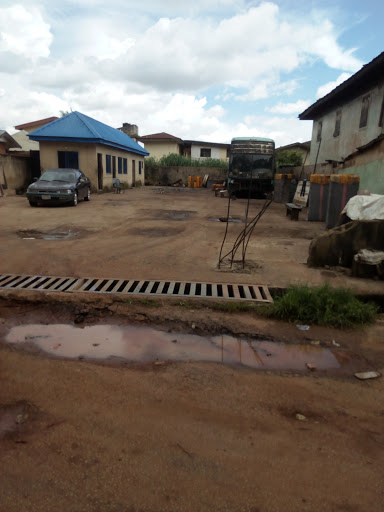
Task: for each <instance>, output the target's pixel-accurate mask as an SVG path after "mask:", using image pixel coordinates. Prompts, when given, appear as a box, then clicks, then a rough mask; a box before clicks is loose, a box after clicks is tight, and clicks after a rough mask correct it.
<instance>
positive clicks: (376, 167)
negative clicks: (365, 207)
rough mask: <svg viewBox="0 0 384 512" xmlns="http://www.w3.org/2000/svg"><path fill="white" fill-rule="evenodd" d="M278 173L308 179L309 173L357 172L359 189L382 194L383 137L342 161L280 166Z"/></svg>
mask: <svg viewBox="0 0 384 512" xmlns="http://www.w3.org/2000/svg"><path fill="white" fill-rule="evenodd" d="M276 172H277V173H280V174H293V175H294V176H295V178H296V179H300V178H301V179H309V178H310V175H311V174H314V173H316V174H357V175H358V176H360V191H362V190H368V191H369V192H371V193H372V194H384V138H382V137H379V138H378V139H376V140H374V141H372V142H371V143H370V144H369V146H368V147H365V148H361V149H360V150H359V151H356V152H355V153H353V155H350V156H349V157H348V158H347V159H346V160H345V161H344V162H343V163H340V164H339V165H335V163H332V162H330V163H324V164H317V165H316V168H315V166H314V165H305V166H304V167H301V166H300V167H281V168H279V169H278V170H276Z"/></svg>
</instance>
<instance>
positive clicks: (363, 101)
mask: <svg viewBox="0 0 384 512" xmlns="http://www.w3.org/2000/svg"><path fill="white" fill-rule="evenodd" d="M299 119H301V120H312V121H313V129H312V140H311V151H310V164H311V165H318V164H324V163H327V162H328V163H333V165H334V167H335V169H337V171H338V172H351V173H353V174H359V175H360V179H361V185H360V188H363V189H368V190H371V191H372V192H376V193H380V194H383V193H384V158H383V157H384V140H383V139H384V135H383V134H384V52H383V53H381V54H380V55H379V56H378V57H376V58H375V59H373V60H372V61H371V62H369V63H368V64H366V65H365V66H363V67H362V68H361V69H360V71H358V72H357V73H355V74H354V75H353V76H351V77H350V78H349V79H348V80H346V81H345V82H343V83H342V84H340V85H339V86H338V87H336V88H335V89H334V90H333V91H331V92H330V93H329V94H327V95H326V96H324V97H323V98H320V99H319V100H317V101H316V103H314V104H313V105H311V106H310V107H308V108H307V109H306V110H305V111H304V112H302V113H301V114H300V115H299Z"/></svg>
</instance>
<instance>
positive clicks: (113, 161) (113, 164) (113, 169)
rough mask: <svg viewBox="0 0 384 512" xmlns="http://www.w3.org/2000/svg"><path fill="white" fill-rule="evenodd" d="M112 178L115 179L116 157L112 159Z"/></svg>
mask: <svg viewBox="0 0 384 512" xmlns="http://www.w3.org/2000/svg"><path fill="white" fill-rule="evenodd" d="M112 178H116V157H115V156H113V157H112Z"/></svg>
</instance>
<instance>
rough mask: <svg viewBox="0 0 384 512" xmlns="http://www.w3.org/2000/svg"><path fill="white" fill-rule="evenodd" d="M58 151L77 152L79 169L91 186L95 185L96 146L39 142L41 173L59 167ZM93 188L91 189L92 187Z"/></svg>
mask: <svg viewBox="0 0 384 512" xmlns="http://www.w3.org/2000/svg"><path fill="white" fill-rule="evenodd" d="M58 151H77V152H78V153H79V169H80V170H81V171H83V173H84V174H86V175H87V176H88V178H89V179H90V180H91V182H92V185H93V186H94V184H95V183H96V178H97V172H96V173H95V170H96V171H97V168H96V165H95V164H96V146H95V144H80V143H75V142H59V141H54V142H47V141H41V142H40V167H41V172H42V173H43V172H44V171H46V170H47V169H57V168H58V167H59V157H58V154H57V152H58ZM92 188H93V187H92Z"/></svg>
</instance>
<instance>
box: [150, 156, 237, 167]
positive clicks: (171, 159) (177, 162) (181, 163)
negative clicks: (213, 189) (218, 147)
mask: <svg viewBox="0 0 384 512" xmlns="http://www.w3.org/2000/svg"><path fill="white" fill-rule="evenodd" d="M145 164H146V166H147V167H148V166H152V167H153V166H160V167H222V168H225V169H227V168H228V163H227V162H224V161H222V160H219V159H218V158H205V159H204V160H199V159H198V160H192V159H191V158H189V157H187V156H182V155H178V154H177V153H171V154H169V155H165V156H162V157H161V158H155V157H153V156H150V157H148V158H146V159H145Z"/></svg>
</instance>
